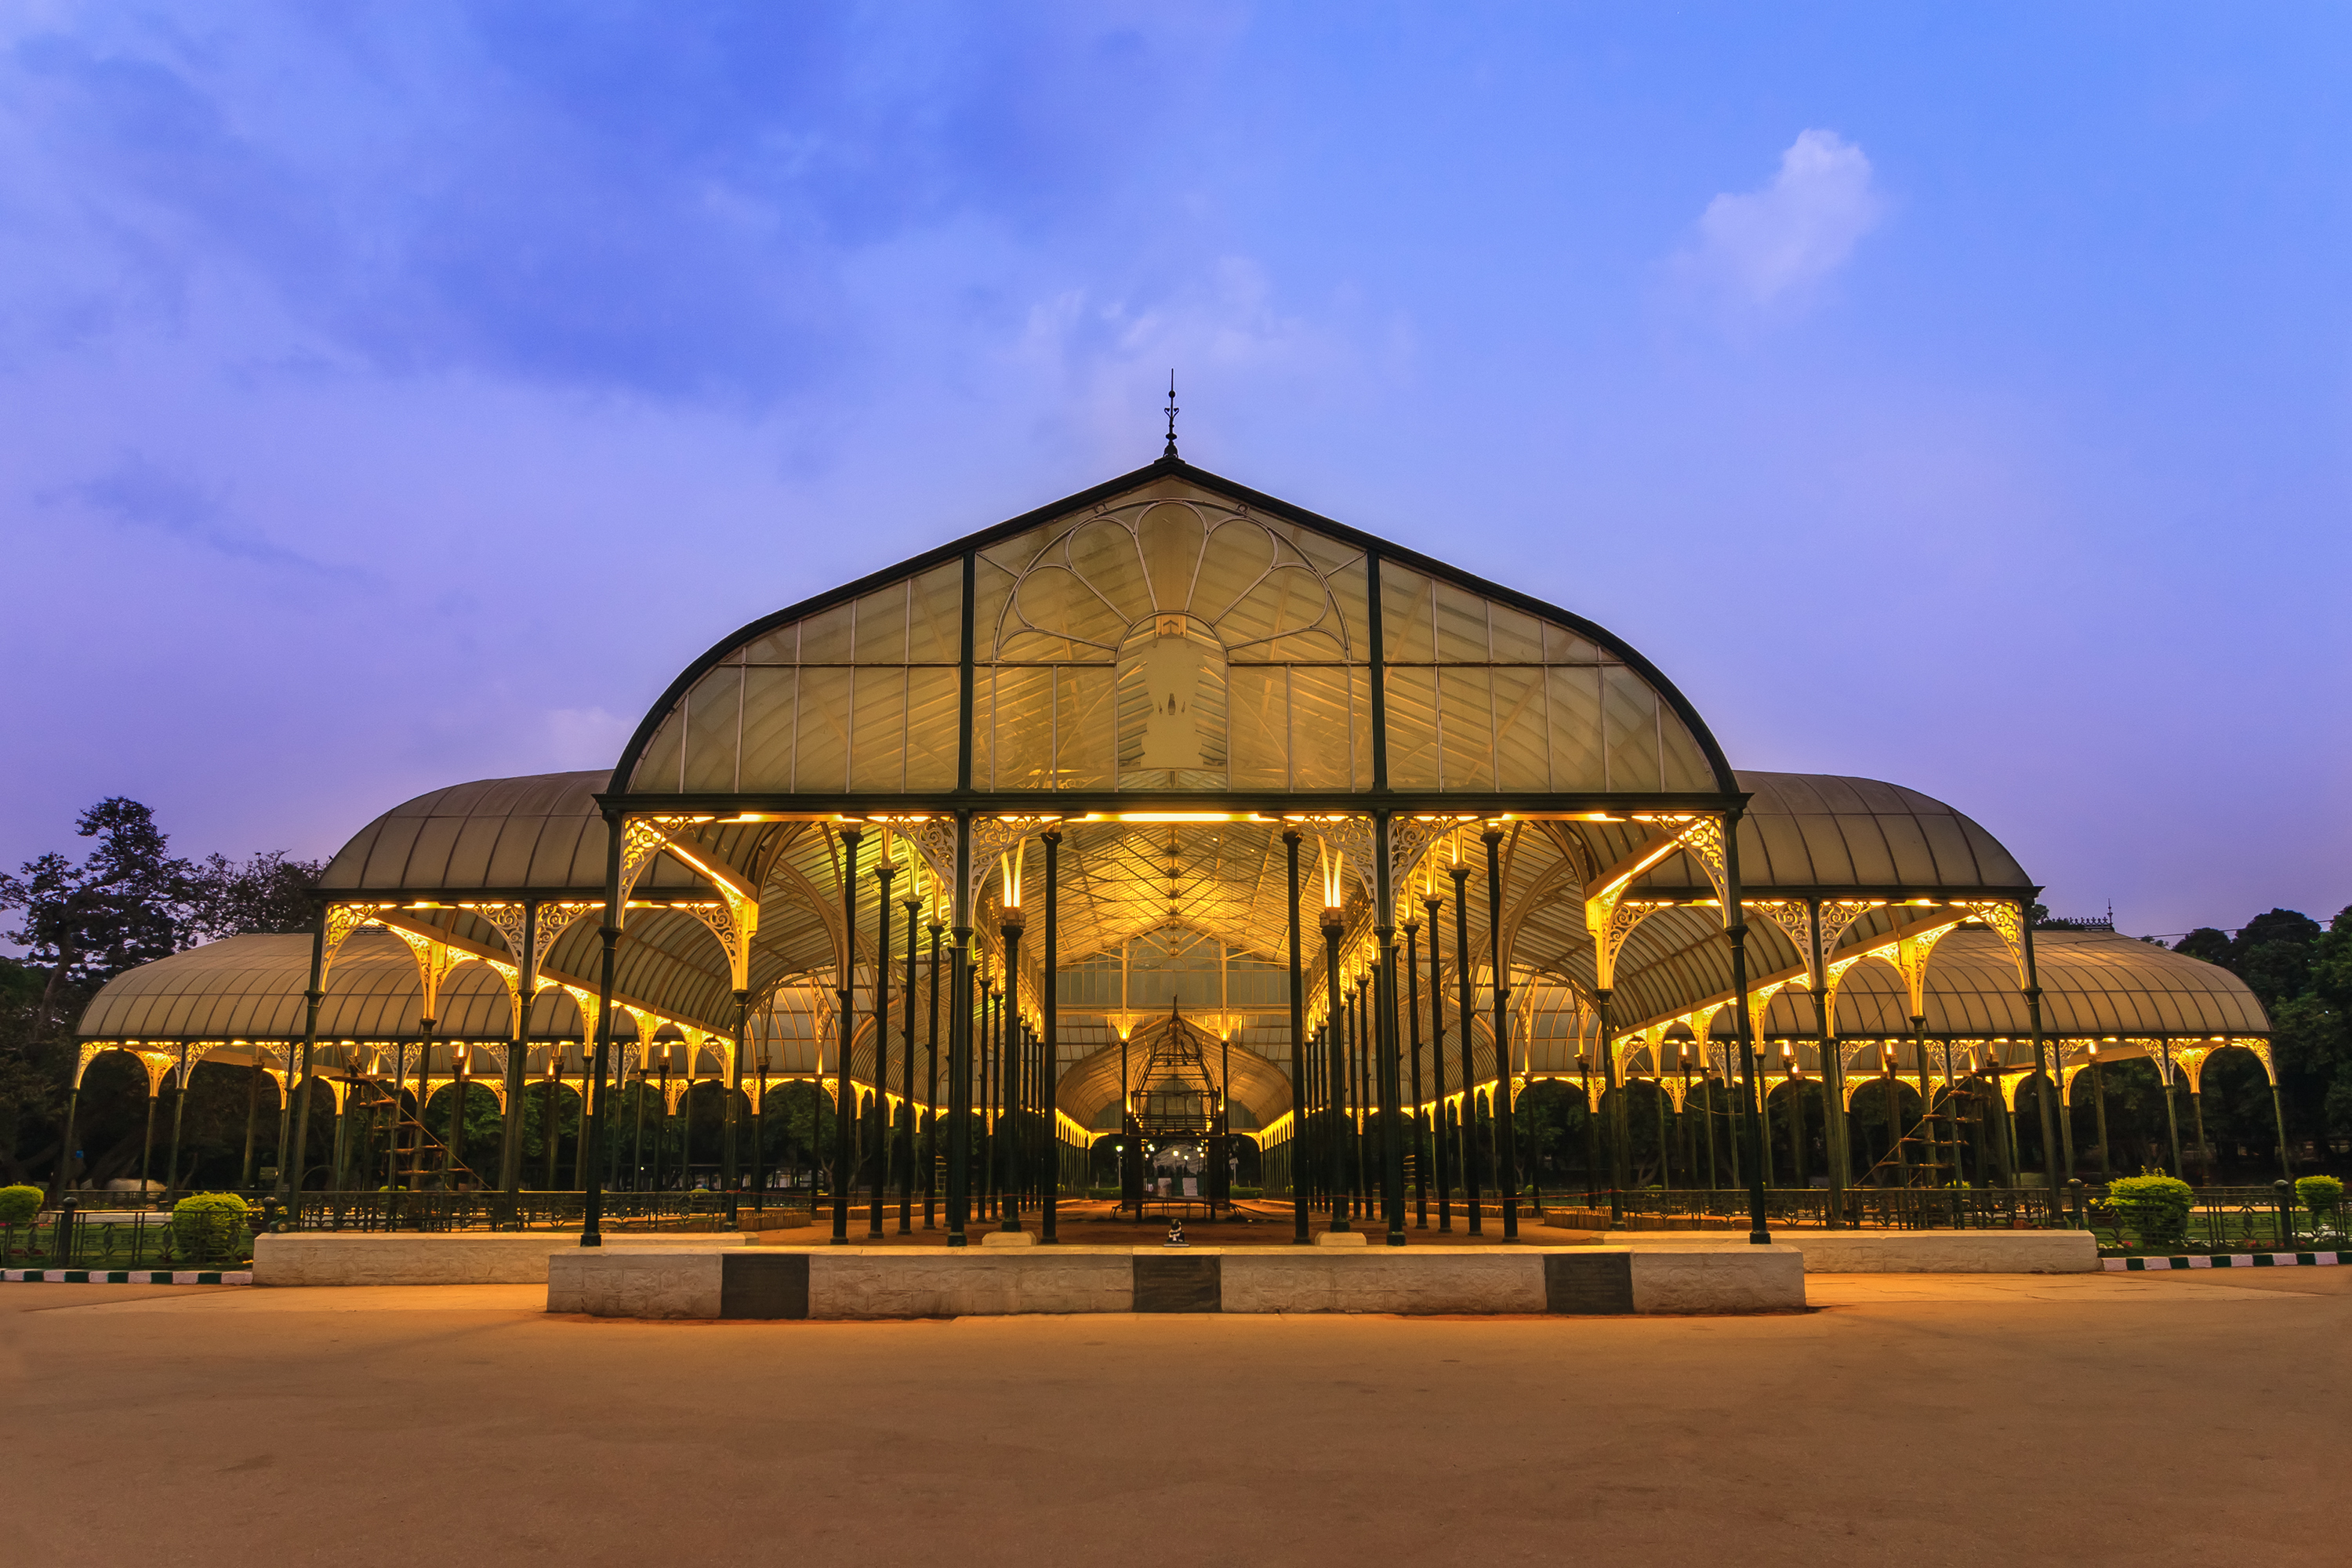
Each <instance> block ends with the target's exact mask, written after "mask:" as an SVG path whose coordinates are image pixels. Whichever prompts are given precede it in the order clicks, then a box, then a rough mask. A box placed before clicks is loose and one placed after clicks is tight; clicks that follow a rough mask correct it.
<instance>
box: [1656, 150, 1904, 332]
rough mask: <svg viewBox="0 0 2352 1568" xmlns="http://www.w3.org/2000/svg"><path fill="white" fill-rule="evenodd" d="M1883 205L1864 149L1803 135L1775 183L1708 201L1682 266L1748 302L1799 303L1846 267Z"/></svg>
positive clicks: (1695, 276)
mask: <svg viewBox="0 0 2352 1568" xmlns="http://www.w3.org/2000/svg"><path fill="white" fill-rule="evenodd" d="M1885 205H1886V204H1885V200H1884V199H1883V198H1882V197H1881V196H1880V195H1879V193H1878V192H1877V190H1876V189H1875V188H1874V186H1873V184H1872V183H1871V168H1870V160H1869V159H1868V158H1867V157H1865V156H1864V154H1863V151H1862V149H1861V148H1859V147H1857V146H1855V145H1854V144H1853V142H1848V141H1846V140H1845V139H1844V138H1843V137H1842V136H1840V135H1839V134H1838V133H1837V132H1834V131H1821V130H1813V131H1805V132H1799V134H1798V136H1797V139H1796V141H1795V142H1791V143H1790V146H1789V150H1788V151H1787V152H1785V153H1781V154H1780V172H1779V173H1778V174H1775V175H1773V177H1772V183H1771V184H1768V185H1766V186H1765V187H1764V188H1763V189H1761V190H1758V191H1737V192H1734V191H1727V192H1725V193H1724V194H1723V195H1718V196H1717V197H1716V198H1715V199H1714V200H1713V201H1711V202H1709V203H1707V204H1706V211H1705V212H1704V213H1701V214H1700V215H1699V220H1698V243H1697V244H1696V247H1693V248H1692V249H1690V250H1688V251H1686V252H1685V253H1684V254H1683V256H1682V257H1680V258H1678V259H1679V262H1680V267H1681V269H1682V270H1683V271H1684V272H1685V274H1686V275H1687V276H1689V277H1691V278H1693V279H1697V280H1699V281H1702V282H1704V283H1706V284H1708V285H1711V286H1712V287H1714V288H1716V289H1721V290H1722V291H1724V292H1725V293H1727V294H1728V295H1730V296H1731V297H1732V298H1734V299H1736V300H1738V301H1740V302H1741V303H1743V304H1749V305H1773V304H1778V303H1781V302H1784V301H1788V300H1795V299H1801V297H1802V296H1803V295H1804V294H1805V292H1806V291H1807V289H1809V287H1810V286H1811V285H1812V284H1815V283H1818V282H1820V281H1821V280H1822V279H1825V278H1827V277H1828V276H1830V274H1832V273H1833V272H1835V271H1836V270H1837V269H1838V268H1841V267H1843V266H1844V265H1845V263H1846V260H1847V258H1850V257H1851V256H1853V247H1855V245H1857V244H1858V243H1860V241H1861V239H1862V237H1863V236H1864V235H1866V234H1868V233H1869V232H1870V231H1871V230H1872V229H1873V228H1874V227H1876V226H1878V220H1879V218H1880V217H1881V216H1883V215H1884V213H1885Z"/></svg>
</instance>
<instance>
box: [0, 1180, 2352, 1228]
mask: <svg viewBox="0 0 2352 1568" xmlns="http://www.w3.org/2000/svg"><path fill="white" fill-rule="evenodd" d="M23 1190H24V1189H22V1188H20V1187H10V1188H9V1189H8V1193H14V1192H21V1191H23ZM8 1193H0V1199H5V1198H6V1197H7V1195H8ZM2294 1195H2295V1197H2296V1198H2297V1199H2299V1200H2300V1201H2301V1202H2302V1204H2303V1206H2304V1207H2305V1208H2306V1209H2308V1210H2310V1211H2311V1215H2312V1217H2313V1218H2314V1219H2316V1218H2318V1217H2319V1216H2320V1215H2332V1214H2334V1213H2335V1212H2336V1210H2337V1209H2339V1208H2341V1207H2342V1206H2343V1205H2344V1184H2343V1183H2341V1182H2339V1181H2337V1180H2336V1178H2335V1177H2333V1176H2305V1177H2303V1178H2302V1179H2301V1180H2299V1181H2297V1182H2296V1183H2295V1184H2294Z"/></svg>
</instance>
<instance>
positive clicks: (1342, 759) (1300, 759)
mask: <svg viewBox="0 0 2352 1568" xmlns="http://www.w3.org/2000/svg"><path fill="white" fill-rule="evenodd" d="M1348 674H1349V672H1348V671H1347V670H1345V669H1334V668H1314V667H1312V666H1297V665H1294V666H1293V667H1291V668H1290V671H1289V675H1290V787H1291V788H1293V789H1297V790H1314V789H1331V790H1343V789H1350V788H1353V787H1354V784H1355V780H1354V778H1353V777H1352V776H1351V774H1350V773H1349V756H1348V752H1349V745H1348V742H1349V734H1348V722H1349V718H1348Z"/></svg>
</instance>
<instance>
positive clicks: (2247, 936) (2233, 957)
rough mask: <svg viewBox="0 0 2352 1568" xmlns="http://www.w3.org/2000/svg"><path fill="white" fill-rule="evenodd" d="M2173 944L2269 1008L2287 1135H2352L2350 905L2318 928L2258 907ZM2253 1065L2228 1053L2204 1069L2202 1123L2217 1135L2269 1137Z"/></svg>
mask: <svg viewBox="0 0 2352 1568" xmlns="http://www.w3.org/2000/svg"><path fill="white" fill-rule="evenodd" d="M2173 951H2174V952H2183V953H2187V954H2188V955H2189V956H2190V957H2191V958H2200V959H2203V960H2204V961H2205V962H2206V963H2217V964H2220V965H2221V967H2222V968H2224V969H2227V970H2229V971H2230V972H2231V973H2233V974H2235V975H2237V976H2238V978H2239V979H2241V980H2243V981H2244V982H2245V983H2246V986H2247V989H2249V990H2251V991H2252V992H2253V994H2255V996H2256V997H2257V998H2259V999H2260V1000H2261V1002H2262V1004H2263V1009H2264V1011H2266V1012H2267V1013H2269V1015H2270V1017H2271V1024H2272V1036H2271V1057H2272V1061H2273V1064H2274V1065H2275V1066H2276V1068H2277V1070H2278V1076H2279V1098H2280V1100H2281V1102H2282V1104H2283V1105H2284V1109H2285V1112H2286V1120H2287V1127H2288V1131H2289V1135H2290V1136H2291V1137H2295V1138H2301V1137H2313V1138H2317V1139H2321V1140H2323V1141H2324V1140H2326V1139H2331V1138H2343V1137H2347V1136H2352V907H2347V908H2346V909H2344V910H2340V911H2338V912H2337V914H2336V918H2335V919H2334V920H2333V921H2330V922H2329V923H2328V925H2327V928H2326V930H2324V931H2323V930H2322V929H2321V928H2320V924H2319V922H2318V921H2315V920H2313V919H2312V918H2311V917H2310V916H2309V915H2306V914H2303V913H2301V912H2299V911H2297V910H2280V909H2273V910H2268V911H2266V912H2264V913H2263V914H2259V915H2256V916H2255V917H2254V918H2253V919H2252V920H2251V921H2247V922H2246V923H2245V926H2244V927H2243V928H2242V930H2240V931H2239V932H2238V933H2237V935H2236V936H2234V937H2232V936H2230V935H2229V934H2227V933H2226V932H2223V931H2217V930H2215V929H2214V928H2213V927H2211V926H2200V927H2199V928H2198V929H2197V930H2195V931H2190V932H2189V934H2188V935H2187V936H2185V937H2183V938H2181V939H2180V941H2179V942H2176V943H2175V944H2174V945H2173ZM2253 1072H2254V1069H2253V1068H2252V1065H2251V1064H2247V1063H2243V1062H2242V1061H2241V1060H2239V1059H2237V1058H2231V1057H2228V1056H2223V1057H2217V1058H2214V1061H2213V1064H2212V1065H2211V1066H2210V1067H2208V1068H2207V1069H2206V1075H2205V1082H2206V1085H2207V1094H2206V1101H2207V1104H2206V1124H2207V1131H2208V1132H2209V1133H2210V1134H2212V1135H2213V1137H2214V1141H2215V1142H2216V1143H2234V1142H2246V1143H2248V1144H2257V1143H2261V1142H2265V1141H2266V1140H2264V1139H2263V1128H2262V1126H2261V1125H2260V1124H2261V1121H2263V1112H2264V1111H2265V1110H2267V1107H2266V1106H2264V1105H2263V1103H2262V1101H2263V1100H2264V1099H2266V1098H2267V1091H2266V1089H2264V1088H2263V1086H2261V1085H2258V1084H2256V1083H2254V1082H2253V1081H2252V1078H2251V1077H2250V1076H2248V1075H2251V1074H2252V1073H2253ZM2239 1079H2245V1081H2244V1082H2242V1083H2241V1082H2239V1081H2238V1080H2239Z"/></svg>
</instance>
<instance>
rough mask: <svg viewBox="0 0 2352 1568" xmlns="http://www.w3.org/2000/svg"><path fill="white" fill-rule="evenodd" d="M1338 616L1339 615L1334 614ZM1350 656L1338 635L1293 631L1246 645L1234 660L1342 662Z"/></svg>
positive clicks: (1312, 662) (1311, 662)
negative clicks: (1253, 644)
mask: <svg viewBox="0 0 2352 1568" xmlns="http://www.w3.org/2000/svg"><path fill="white" fill-rule="evenodd" d="M1335 618H1336V617H1335ZM1346 658H1347V653H1346V650H1345V649H1343V648H1341V647H1340V646H1339V638H1337V637H1331V636H1328V635H1327V634H1325V633H1323V632H1294V633H1292V634H1291V635H1289V636H1288V637H1276V638H1275V639H1274V640H1273V641H1272V642H1262V643H1259V644H1258V645H1256V646H1255V647H1250V648H1244V650H1242V652H1241V653H1240V654H1239V655H1238V656H1236V658H1235V659H1234V662H1235V663H1240V662H1242V661H1243V660H1250V661H1254V662H1260V663H1274V664H1339V663H1343V662H1345V660H1346Z"/></svg>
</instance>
